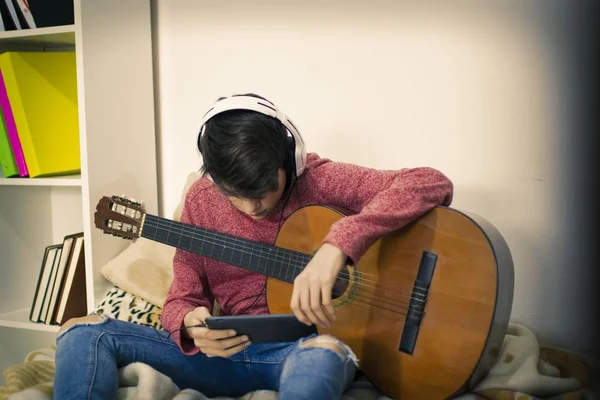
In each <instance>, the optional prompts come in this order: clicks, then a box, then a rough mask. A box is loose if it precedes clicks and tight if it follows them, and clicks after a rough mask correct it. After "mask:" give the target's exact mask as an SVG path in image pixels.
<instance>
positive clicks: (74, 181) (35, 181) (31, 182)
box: [0, 175, 81, 186]
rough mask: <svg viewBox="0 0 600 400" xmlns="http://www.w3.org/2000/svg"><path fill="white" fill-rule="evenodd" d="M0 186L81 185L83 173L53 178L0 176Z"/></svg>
mask: <svg viewBox="0 0 600 400" xmlns="http://www.w3.org/2000/svg"><path fill="white" fill-rule="evenodd" d="M0 186H81V175H69V176H60V177H52V178H0Z"/></svg>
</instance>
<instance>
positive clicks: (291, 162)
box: [286, 136, 296, 177]
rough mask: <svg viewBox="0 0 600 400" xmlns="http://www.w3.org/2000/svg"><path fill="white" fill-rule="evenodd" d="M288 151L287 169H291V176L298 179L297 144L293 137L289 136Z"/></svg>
mask: <svg viewBox="0 0 600 400" xmlns="http://www.w3.org/2000/svg"><path fill="white" fill-rule="evenodd" d="M287 140H288V151H287V162H286V168H288V169H289V171H288V172H289V174H291V176H293V177H296V142H295V141H294V137H293V136H288V137H287Z"/></svg>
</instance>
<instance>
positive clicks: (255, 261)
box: [141, 214, 311, 283]
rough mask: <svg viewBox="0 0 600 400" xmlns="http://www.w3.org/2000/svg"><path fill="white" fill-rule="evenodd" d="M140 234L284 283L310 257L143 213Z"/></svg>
mask: <svg viewBox="0 0 600 400" xmlns="http://www.w3.org/2000/svg"><path fill="white" fill-rule="evenodd" d="M141 237H143V238H146V239H149V240H153V241H156V242H160V243H164V244H166V245H169V246H172V247H175V248H178V249H182V250H186V251H190V252H192V253H196V254H200V255H202V256H205V257H208V258H211V259H214V260H217V261H222V262H225V263H227V264H230V265H234V266H236V267H240V268H244V269H247V270H249V271H253V272H257V273H260V274H263V275H267V276H269V277H271V278H275V279H278V280H281V281H284V282H288V283H293V282H294V279H295V278H296V276H298V274H300V272H302V270H303V268H304V267H305V266H306V264H308V262H309V261H310V258H311V256H310V255H308V254H305V253H301V252H298V251H293V250H287V249H283V248H280V247H276V246H272V245H268V244H264V243H260V242H256V241H251V240H248V239H243V238H239V237H235V236H231V235H227V234H224V233H220V232H215V231H211V230H208V229H204V228H199V227H196V226H192V225H189V224H184V223H181V222H177V221H173V220H169V219H166V218H162V217H158V216H156V215H151V214H146V219H145V222H144V225H143V229H142V234H141Z"/></svg>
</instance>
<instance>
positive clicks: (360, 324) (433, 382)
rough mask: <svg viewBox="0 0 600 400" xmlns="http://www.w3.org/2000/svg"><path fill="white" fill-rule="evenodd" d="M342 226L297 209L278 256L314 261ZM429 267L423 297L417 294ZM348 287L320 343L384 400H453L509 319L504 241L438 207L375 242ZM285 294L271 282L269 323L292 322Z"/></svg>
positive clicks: (332, 214)
mask: <svg viewBox="0 0 600 400" xmlns="http://www.w3.org/2000/svg"><path fill="white" fill-rule="evenodd" d="M344 217H345V214H343V213H342V212H339V211H336V210H334V209H331V208H327V207H322V206H308V207H304V208H302V209H300V210H298V211H296V212H295V213H294V214H292V215H291V216H290V217H289V218H288V219H287V220H286V221H285V223H284V225H283V226H282V229H281V231H280V233H279V235H278V238H277V242H276V246H277V247H282V248H286V249H290V250H296V251H300V252H304V253H309V254H312V253H314V252H315V251H316V250H318V248H319V246H320V245H321V243H322V241H323V239H324V237H325V236H326V234H327V232H328V231H329V228H330V226H331V225H332V224H334V223H335V222H336V221H338V220H339V219H341V218H344ZM424 254H426V256H425V257H424ZM432 260H434V262H432ZM432 263H433V264H434V268H433V273H432V274H430V280H429V286H428V290H427V291H425V290H424V289H422V288H421V287H417V288H415V280H416V278H417V276H418V275H419V273H420V272H421V274H422V273H423V271H426V272H427V271H429V272H431V270H432V268H431V266H432ZM425 275H427V274H425ZM348 278H349V279H346V281H349V283H348V285H347V287H346V288H345V289H344V291H343V293H340V295H339V297H337V298H336V299H335V300H334V305H335V309H336V321H335V322H334V323H333V324H332V327H331V328H329V329H321V328H319V333H320V334H329V335H333V336H335V337H337V338H339V339H341V340H342V341H343V342H345V343H346V344H347V345H349V346H350V348H352V350H353V351H354V352H355V354H356V356H357V357H358V359H359V362H360V369H361V370H362V371H363V372H364V373H365V375H366V376H367V377H368V378H369V379H370V381H371V382H372V383H373V384H374V385H375V386H377V387H378V388H379V389H380V390H381V391H383V392H384V393H385V394H387V395H388V396H390V397H393V398H396V399H402V400H410V399H431V400H435V399H447V398H451V397H453V396H455V395H458V394H460V393H462V392H464V391H465V390H468V389H469V388H471V387H472V386H474V385H475V384H476V383H477V382H478V381H479V380H480V379H481V378H482V377H483V376H484V375H485V374H486V373H487V372H488V370H489V368H490V367H491V365H492V364H493V363H494V362H495V359H496V356H497V354H498V353H499V350H500V346H501V345H502V341H503V339H504V335H505V332H506V328H507V325H508V321H509V316H510V311H511V305H512V295H513V266H512V260H511V256H510V252H509V250H508V247H507V246H506V243H505V242H504V240H503V239H502V236H501V235H500V234H499V233H498V232H497V231H496V229H495V228H494V227H493V226H492V225H490V224H489V223H487V222H486V221H485V220H482V219H479V218H478V217H476V216H470V215H467V214H464V213H462V212H459V211H456V210H454V209H450V208H444V207H437V208H435V209H434V210H432V211H431V212H429V213H428V214H426V215H425V216H424V217H422V218H421V219H419V220H418V221H416V222H415V223H413V224H411V225H410V226H408V227H406V228H404V229H401V230H399V231H397V232H394V233H391V234H388V235H386V236H385V237H383V238H381V239H380V240H378V241H377V242H376V243H375V244H374V245H373V246H371V248H370V249H369V250H368V251H367V252H366V253H365V254H364V256H363V257H362V258H361V259H360V261H359V262H358V263H357V265H354V266H349V267H348ZM420 278H422V276H420ZM292 288H293V287H292V284H290V283H286V282H282V281H280V280H277V279H273V278H268V281H267V302H268V307H269V310H270V312H271V313H288V312H291V309H290V301H291V296H292ZM425 293H426V294H425ZM410 300H413V302H412V303H413V306H414V307H413V308H412V311H409V305H410V304H411V301H410ZM407 321H409V322H407ZM415 321H416V322H417V326H418V332H417V334H416V335H415V334H414V330H415V329H414V328H415V324H414V322H415ZM407 325H411V326H408V327H407ZM405 331H406V332H405ZM411 332H412V333H413V335H410V334H409V333H411ZM403 336H406V337H408V338H409V339H411V338H412V340H408V342H409V343H411V344H410V345H409V346H408V347H409V349H408V350H407V349H406V346H404V347H405V349H404V350H401V349H400V347H401V341H402V338H403Z"/></svg>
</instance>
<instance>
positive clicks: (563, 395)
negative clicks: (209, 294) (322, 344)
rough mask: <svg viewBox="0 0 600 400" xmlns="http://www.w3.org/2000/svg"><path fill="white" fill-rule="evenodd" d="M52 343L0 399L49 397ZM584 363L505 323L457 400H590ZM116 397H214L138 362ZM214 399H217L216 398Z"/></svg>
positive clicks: (351, 399)
mask: <svg viewBox="0 0 600 400" xmlns="http://www.w3.org/2000/svg"><path fill="white" fill-rule="evenodd" d="M54 351H55V348H54V347H51V348H49V349H42V350H36V351H34V352H31V353H29V354H28V355H27V357H26V359H25V361H24V362H23V363H21V364H17V365H13V366H11V367H9V368H7V369H6V370H5V371H4V379H5V385H4V386H0V399H2V400H4V399H10V400H50V399H52V380H53V377H54ZM589 381H590V375H589V368H588V366H587V365H586V363H585V362H584V361H583V359H581V358H579V357H578V356H576V355H574V354H572V353H570V352H567V351H564V350H562V349H557V348H551V347H540V346H539V345H538V342H537V340H536V337H535V335H534V334H533V332H532V331H531V330H529V329H528V328H526V327H524V326H522V325H518V324H510V325H509V329H508V332H507V334H506V336H505V340H504V343H503V346H502V349H501V352H500V355H499V357H498V361H497V362H496V364H494V366H493V367H492V368H491V370H490V371H489V373H488V374H487V375H486V377H485V378H484V379H483V380H482V381H481V382H480V383H479V384H478V385H477V386H476V387H475V388H473V390H472V391H471V392H470V393H466V394H463V395H460V396H458V397H456V400H511V399H515V400H517V399H518V400H537V399H552V400H580V399H581V400H592V399H595V398H596V397H594V394H593V393H592V392H591V390H590V389H588V388H587V384H588V382H589ZM117 398H118V399H120V400H132V399H155V400H184V399H186V400H196V399H197V400H213V398H209V397H206V396H204V395H203V394H202V393H200V392H198V391H195V390H191V389H183V390H181V389H180V388H178V387H177V386H176V385H175V384H174V383H173V381H171V379H169V378H168V377H167V376H165V375H163V374H161V373H159V372H158V371H156V370H154V369H153V368H151V367H150V366H148V365H145V364H142V363H133V364H129V365H127V366H125V367H123V368H121V369H120V370H119V389H118V397H117ZM276 398H277V393H276V392H273V391H266V390H263V391H256V392H252V393H248V394H246V395H245V396H243V397H240V398H237V399H232V398H227V397H219V398H218V399H219V400H275V399H276ZM215 399H216V398H215ZM341 400H390V399H389V398H388V397H386V396H384V395H383V394H381V392H379V391H378V390H377V389H376V388H375V387H373V385H372V384H371V383H370V382H369V381H368V380H367V379H366V378H360V379H357V380H356V381H355V382H354V383H353V385H352V386H351V388H350V389H349V390H348V391H347V392H346V393H345V394H344V396H343V397H342V398H341Z"/></svg>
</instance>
